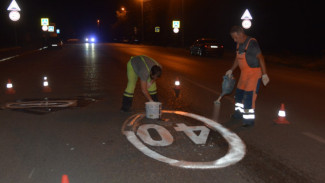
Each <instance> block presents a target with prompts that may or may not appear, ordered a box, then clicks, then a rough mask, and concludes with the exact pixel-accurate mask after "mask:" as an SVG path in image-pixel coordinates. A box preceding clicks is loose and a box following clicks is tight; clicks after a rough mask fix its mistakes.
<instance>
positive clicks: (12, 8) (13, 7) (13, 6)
mask: <svg viewBox="0 0 325 183" xmlns="http://www.w3.org/2000/svg"><path fill="white" fill-rule="evenodd" d="M7 10H8V11H20V8H19V6H18V4H17V2H16V1H15V0H12V2H11V3H10V5H9V7H8V9H7Z"/></svg>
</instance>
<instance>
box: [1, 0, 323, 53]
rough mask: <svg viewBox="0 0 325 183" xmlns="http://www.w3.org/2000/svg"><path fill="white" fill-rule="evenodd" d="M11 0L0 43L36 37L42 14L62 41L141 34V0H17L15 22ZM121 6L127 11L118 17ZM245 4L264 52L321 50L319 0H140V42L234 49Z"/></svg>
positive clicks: (3, 5)
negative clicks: (201, 42) (234, 29)
mask: <svg viewBox="0 0 325 183" xmlns="http://www.w3.org/2000/svg"><path fill="white" fill-rule="evenodd" d="M10 2H11V0H3V1H1V3H0V9H1V11H0V28H1V34H0V47H10V46H15V44H16V43H15V31H16V34H17V37H18V45H19V46H24V45H28V44H31V43H32V42H35V41H36V40H38V39H40V38H41V34H42V32H41V27H40V18H42V17H48V18H49V19H50V22H54V23H56V26H57V27H58V28H60V29H61V32H62V33H61V35H60V36H61V37H62V38H63V39H65V40H67V39H69V38H80V39H82V38H83V37H84V36H85V35H88V34H96V35H97V37H98V38H99V39H100V40H101V41H103V42H107V41H113V40H115V41H121V40H122V39H128V40H132V39H134V38H135V37H137V38H139V39H141V31H142V30H141V1H140V0H120V1H117V0H108V1H100V0H92V1H85V0H80V1H76V0H69V1H63V0H56V1H54V0H51V1H41V0H17V3H18V5H19V6H20V8H21V9H22V11H21V12H20V13H21V19H20V20H19V21H18V22H12V21H11V20H10V19H9V17H8V15H9V12H8V11H7V8H8V6H9V4H10ZM122 6H123V7H125V8H126V13H125V14H120V16H117V12H116V11H119V13H121V10H120V9H121V7H122ZM245 9H248V10H249V11H250V13H251V15H252V17H253V20H252V27H251V28H250V29H249V30H248V31H247V34H248V35H252V36H253V37H255V38H257V40H258V41H259V43H260V46H261V48H262V49H263V50H264V51H270V52H293V53H296V54H308V55H316V56H319V55H322V50H324V46H323V42H324V32H325V29H324V23H325V21H324V15H323V14H322V11H321V10H322V9H321V3H320V1H305V2H294V1H292V2H287V1H259V0H248V1H237V0H228V1H216V0H200V1H198V0H183V8H182V0H144V19H145V20H144V25H145V26H144V27H145V29H144V35H145V36H144V37H145V39H144V42H145V43H148V44H156V45H163V46H177V47H179V46H185V47H187V46H189V45H190V44H191V43H192V42H193V41H194V40H195V39H197V38H200V37H209V38H216V39H218V40H220V41H221V42H223V43H224V45H225V47H226V48H228V49H233V48H234V43H233V40H232V39H231V37H230V36H229V29H230V27H231V26H233V25H241V21H242V20H241V19H240V18H241V16H242V14H243V13H244V11H245ZM182 12H184V13H182ZM97 19H99V20H100V24H99V26H98V25H97V22H96V21H97ZM173 19H180V20H182V21H181V29H180V33H179V34H174V33H173V32H172V27H171V24H172V23H171V22H172V20H173ZM155 26H160V28H161V32H160V33H155V32H154V27H155ZM134 27H137V32H136V34H135V32H134ZM183 37H184V39H183ZM182 40H184V42H182Z"/></svg>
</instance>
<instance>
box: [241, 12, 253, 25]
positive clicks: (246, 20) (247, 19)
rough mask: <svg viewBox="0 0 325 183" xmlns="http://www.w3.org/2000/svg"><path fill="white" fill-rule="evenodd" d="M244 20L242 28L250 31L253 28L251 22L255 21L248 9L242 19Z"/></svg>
mask: <svg viewBox="0 0 325 183" xmlns="http://www.w3.org/2000/svg"><path fill="white" fill-rule="evenodd" d="M241 19H242V20H243V22H242V26H243V28H244V29H249V28H250V27H251V26H252V22H251V20H252V19H253V18H252V16H251V14H250V13H249V11H248V9H246V11H245V12H244V14H243V16H242V17H241Z"/></svg>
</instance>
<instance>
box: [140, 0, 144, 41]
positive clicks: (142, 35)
mask: <svg viewBox="0 0 325 183" xmlns="http://www.w3.org/2000/svg"><path fill="white" fill-rule="evenodd" d="M143 1H144V0H141V29H142V30H141V37H142V43H143V42H144V22H143Z"/></svg>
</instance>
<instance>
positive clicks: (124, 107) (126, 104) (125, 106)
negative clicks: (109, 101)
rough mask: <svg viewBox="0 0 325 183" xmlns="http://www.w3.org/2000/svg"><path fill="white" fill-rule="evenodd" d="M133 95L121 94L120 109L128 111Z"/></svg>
mask: <svg viewBox="0 0 325 183" xmlns="http://www.w3.org/2000/svg"><path fill="white" fill-rule="evenodd" d="M132 101H133V97H126V96H123V101H122V107H121V111H123V112H130V111H131V106H132Z"/></svg>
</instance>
